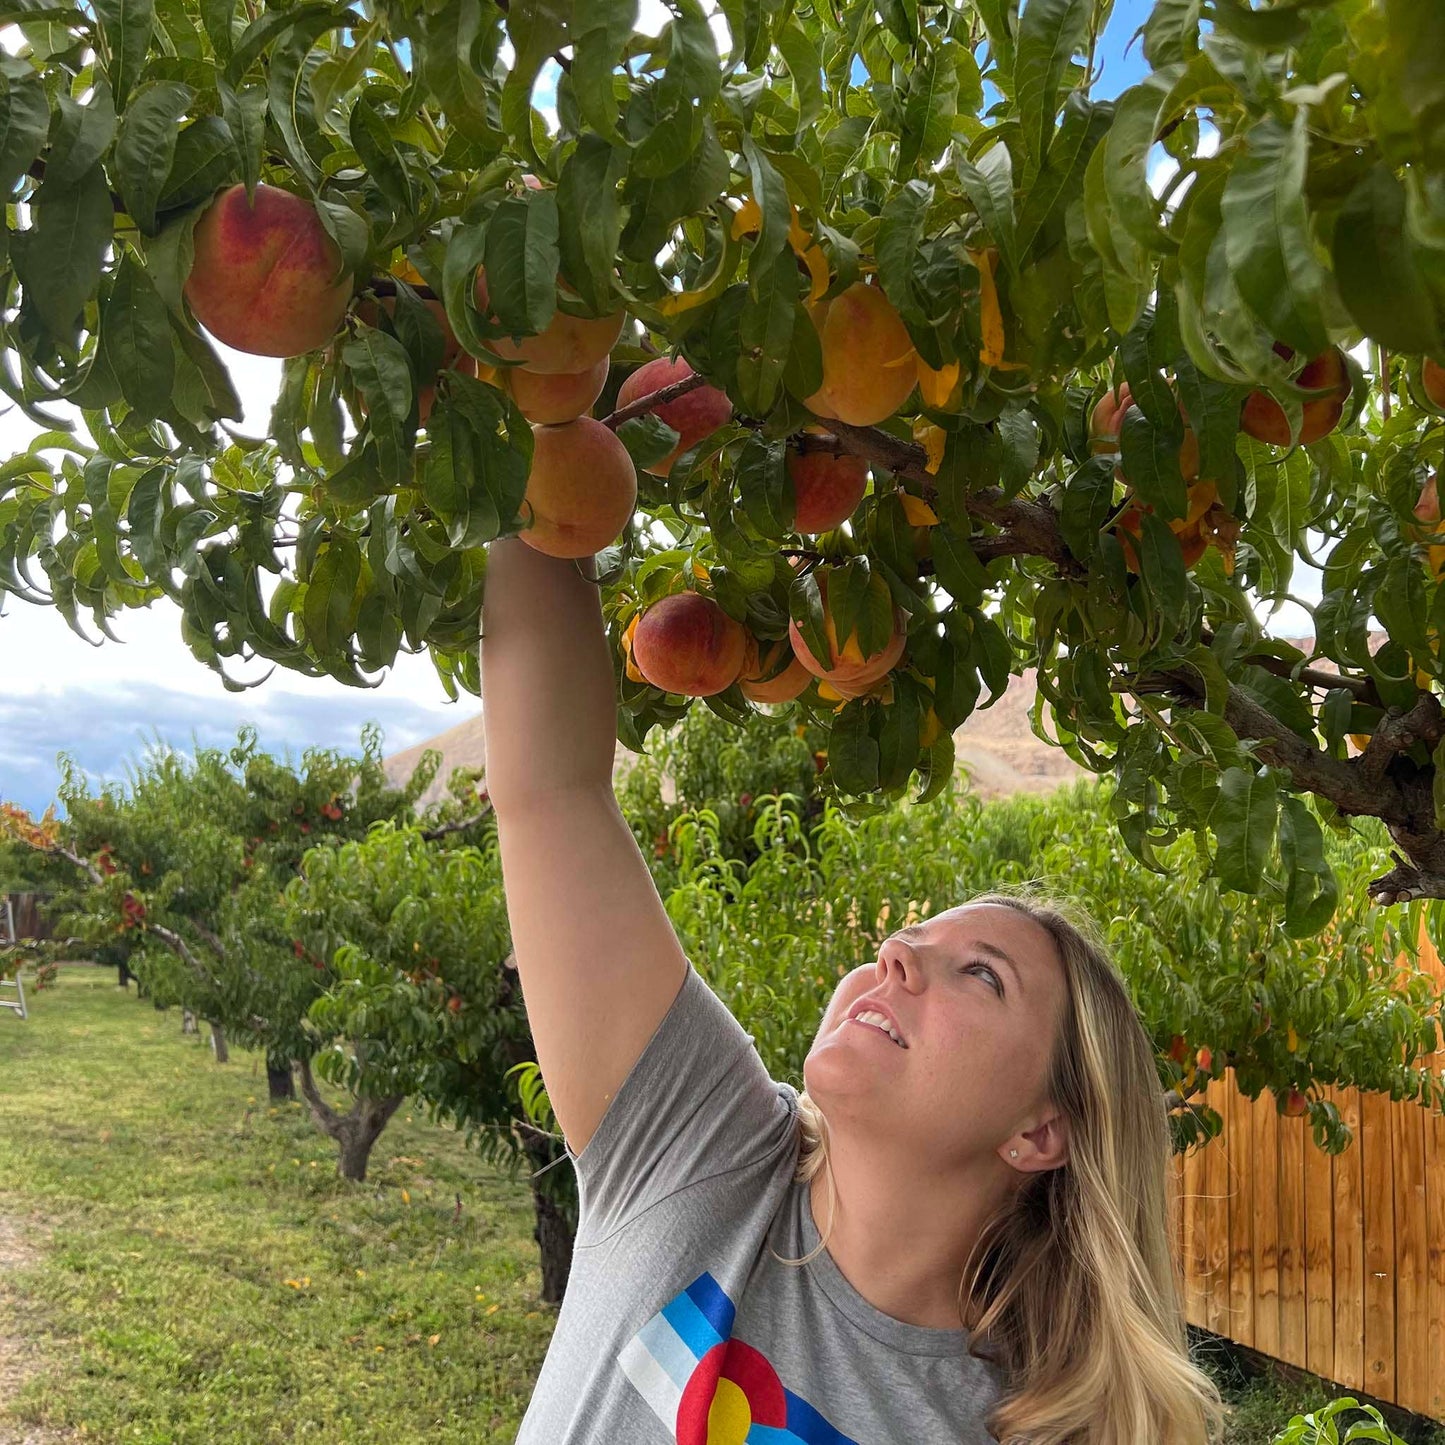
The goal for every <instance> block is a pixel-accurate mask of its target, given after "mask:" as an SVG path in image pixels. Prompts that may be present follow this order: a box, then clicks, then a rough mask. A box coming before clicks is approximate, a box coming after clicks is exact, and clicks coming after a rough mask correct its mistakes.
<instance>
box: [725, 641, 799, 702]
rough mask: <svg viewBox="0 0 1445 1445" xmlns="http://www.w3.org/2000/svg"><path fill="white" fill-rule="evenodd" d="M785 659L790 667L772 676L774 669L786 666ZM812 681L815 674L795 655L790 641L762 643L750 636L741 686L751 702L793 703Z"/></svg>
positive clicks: (739, 681) (744, 694) (740, 679)
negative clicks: (789, 644)
mask: <svg viewBox="0 0 1445 1445" xmlns="http://www.w3.org/2000/svg"><path fill="white" fill-rule="evenodd" d="M784 658H787V660H788V662H787V666H786V667H783V668H782V671H781V672H779V673H777V674H776V675H775V676H770V675H769V674H770V673H772V671H773V669H774V668H777V667H781V666H782V663H783V659H784ZM812 680H813V675H812V673H810V672H809V671H808V669H807V668H806V667H804V666H803V664H802V663H801V662H800V661H799V660H798V658H797V657H796V656H795V655H794V653H793V649H792V648H791V647H789V646H788V643H787V639H786V638H779V639H778V640H777V641H775V642H759V641H758V639H757V638H756V637H754V636H753V635H752V634H751V633H749V634H748V646H747V656H746V659H745V660H744V662H743V670H742V672H741V673H740V674H739V677H738V685H739V686H740V687H741V688H742V694H743V696H744V697H745V698H747V699H748V701H749V702H792V700H793V699H794V698H795V697H797V696H798V695H799V694H800V693H802V692H803V691H805V690H806V689H807V686H808V684H809V683H810V682H812Z"/></svg>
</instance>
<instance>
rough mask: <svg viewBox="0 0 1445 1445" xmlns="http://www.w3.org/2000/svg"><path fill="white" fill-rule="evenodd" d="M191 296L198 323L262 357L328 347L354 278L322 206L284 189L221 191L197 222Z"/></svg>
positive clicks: (237, 187) (224, 340)
mask: <svg viewBox="0 0 1445 1445" xmlns="http://www.w3.org/2000/svg"><path fill="white" fill-rule="evenodd" d="M194 246H195V249H194V259H193V260H192V262H191V271H190V275H189V276H188V277H187V278H186V283H185V288H184V289H185V295H186V300H187V301H189V302H190V305H191V310H192V311H193V312H194V313H195V316H196V320H197V321H199V322H200V323H201V325H202V326H204V327H205V328H206V330H207V331H209V332H210V333H211V335H212V336H214V337H215V338H216V340H217V341H220V342H222V343H224V344H225V345H226V346H231V347H234V348H235V349H236V350H237V351H247V352H250V353H251V354H252V355H255V356H302V355H304V354H305V353H306V352H308V351H315V350H316V348H317V347H319V346H324V345H325V344H326V342H328V341H329V340H330V339H331V337H332V336H333V335H334V334H335V332H336V328H337V327H338V326H340V325H341V319H342V317H343V316H345V315H346V308H347V305H348V304H349V303H350V301H351V290H352V283H351V277H350V276H349V275H345V274H343V273H342V270H341V265H342V261H341V251H340V248H339V247H338V246H337V244H336V242H335V241H333V240H332V239H331V237H330V236H328V235H327V234H326V229H325V227H323V226H322V224H321V218H320V216H318V215H317V213H316V207H315V206H313V205H312V204H311V203H310V202H309V201H305V200H302V198H301V197H300V196H296V195H292V193H291V192H290V191H283V190H281V189H280V188H279V187H277V186H266V185H258V186H257V187H256V190H255V194H254V196H253V197H252V198H251V199H247V196H246V188H245V186H243V185H235V186H231V187H230V188H229V189H228V190H225V191H222V192H221V194H220V195H219V196H217V197H216V199H215V200H214V201H212V202H211V204H210V205H209V206H208V207H207V208H206V210H205V212H204V213H203V214H202V216H201V219H200V220H199V221H198V222H197V223H196V230H195V238H194Z"/></svg>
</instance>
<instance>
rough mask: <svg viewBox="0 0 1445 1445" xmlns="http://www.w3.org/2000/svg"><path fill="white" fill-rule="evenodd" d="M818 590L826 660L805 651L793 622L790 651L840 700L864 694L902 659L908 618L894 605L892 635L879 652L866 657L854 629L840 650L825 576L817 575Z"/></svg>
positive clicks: (798, 629) (799, 631) (790, 631)
mask: <svg viewBox="0 0 1445 1445" xmlns="http://www.w3.org/2000/svg"><path fill="white" fill-rule="evenodd" d="M818 590H819V592H821V593H822V598H823V616H824V629H825V635H826V636H827V639H828V661H827V662H826V663H824V662H820V661H819V660H818V659H817V658H816V657H814V656H813V654H812V653H811V652H810V651H809V650H808V644H807V643H806V642H804V641H803V633H802V630H801V629H800V628H799V627H798V624H797V622H796V621H789V623H788V639H789V641H790V642H791V643H792V644H793V652H794V653H795V654H796V656H797V658H798V661H799V662H801V663H802V664H803V666H804V667H806V668H807V669H808V671H809V672H811V673H812V674H813V676H814V677H816V678H820V679H822V681H824V682H826V683H827V684H828V685H829V686H830V687H832V688H833V690H834V691H835V692H837V693H838V694H840V695H841V696H843V697H857V696H858V695H859V694H861V693H864V692H867V691H868V689H869V688H870V687H872V686H873V684H874V683H875V682H877V681H879V679H881V678H882V677H884V676H885V675H886V674H887V673H889V672H891V671H892V670H893V667H894V666H895V664H896V663H897V662H898V659H899V658H900V657H902V656H903V649H904V648H905V647H906V646H907V644H908V618H907V616H906V615H905V613H904V611H903V609H902V608H901V607H899V606H898V604H897V603H894V605H893V632H892V634H891V635H890V636H889V639H888V641H887V642H886V643H884V645H883V647H882V649H881V650H880V651H878V652H875V653H872V654H870V655H868V656H866V657H865V656H864V654H863V648H862V646H861V645H860V643H859V641H858V629H857V628H856V627H855V628H854V629H853V631H852V632H850V633H849V634H848V637H847V640H846V641H845V642H844V643H843V645H842V646H841V647H840V646H839V645H838V633H837V629H836V628H835V627H834V625H833V618H832V615H831V614H830V613H829V612H828V610H827V608H828V578H827V575H826V574H824V573H819V575H818Z"/></svg>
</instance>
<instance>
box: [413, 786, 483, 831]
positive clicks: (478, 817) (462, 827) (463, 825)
mask: <svg viewBox="0 0 1445 1445" xmlns="http://www.w3.org/2000/svg"><path fill="white" fill-rule="evenodd" d="M483 796H484V797H485V796H486V795H485V794H483ZM491 815H492V804H491V800H490V799H488V801H487V806H486V807H485V808H483V809H482V811H481V812H480V813H473V814H472V816H471V817H470V818H458V819H457V820H456V821H455V822H453V823H442V824H439V825H438V826H437V827H435V828H425V829H423V830H422V837H423V838H424V839H426V841H427V842H428V843H435V842H436V841H437V839H438V838H445V837H447V836H448V835H449V834H451V833H462V832H465V831H466V830H467V829H468V828H474V827H475V826H476V825H477V824H478V823H480V822H481V821H482V819H483V818H489V817H491Z"/></svg>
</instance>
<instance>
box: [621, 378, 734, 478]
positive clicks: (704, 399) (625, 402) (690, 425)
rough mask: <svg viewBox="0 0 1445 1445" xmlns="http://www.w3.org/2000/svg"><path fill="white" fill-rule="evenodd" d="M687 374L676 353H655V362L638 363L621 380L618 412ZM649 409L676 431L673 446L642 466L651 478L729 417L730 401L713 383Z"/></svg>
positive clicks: (662, 473) (662, 474)
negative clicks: (664, 354)
mask: <svg viewBox="0 0 1445 1445" xmlns="http://www.w3.org/2000/svg"><path fill="white" fill-rule="evenodd" d="M691 375H693V370H692V367H690V366H689V365H688V364H687V362H685V361H684V360H683V359H682V358H681V357H680V356H678V357H668V356H659V357H658V358H657V359H656V360H655V361H649V362H646V363H644V364H643V365H642V366H639V367H638V368H637V370H636V371H634V372H633V373H632V375H631V376H629V377H628V378H627V380H626V381H624V382H623V383H622V385H621V387H620V388H619V389H618V392H617V409H618V410H619V411H621V409H622V408H623V407H624V406H631V405H632V403H633V402H634V401H641V400H642V398H643V397H645V396H648V395H650V394H651V393H652V392H654V391H661V390H662V388H663V387H665V386H671V385H672V384H673V383H674V382H678V381H686V380H687V379H688V377H690V376H691ZM649 410H650V411H651V412H652V413H653V415H655V416H657V417H658V418H659V419H660V420H662V421H664V422H666V423H667V425H668V426H670V427H671V428H672V429H673V431H675V432H676V433H677V445H676V446H675V447H673V449H672V450H671V451H670V452H668V454H667V455H666V456H665V457H663V458H662V460H661V461H656V462H653V463H652V465H651V466H647V467H644V468H643V470H644V471H647V472H651V473H652V475H653V476H655V477H665V476H666V475H667V474H668V473H669V472H670V471H671V470H672V464H673V463H674V462H675V461H676V460H677V459H678V457H680V456H681V455H682V454H683V452H685V451H687V449H688V448H689V447H694V446H696V445H697V444H698V442H700V441H701V440H702V439H703V438H704V437H705V436H711V435H712V433H713V432H715V431H716V430H717V429H718V428H719V427H720V426H724V425H726V424H727V423H728V422H729V421H731V420H732V414H733V404H732V402H730V401H729V400H728V396H727V392H725V391H719V390H718V388H717V387H715V386H699V387H697V388H695V389H694V390H692V391H689V392H684V393H683V395H681V396H679V397H677V398H676V399H675V400H674V401H666V402H663V403H662V405H661V406H654V407H650V408H649Z"/></svg>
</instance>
